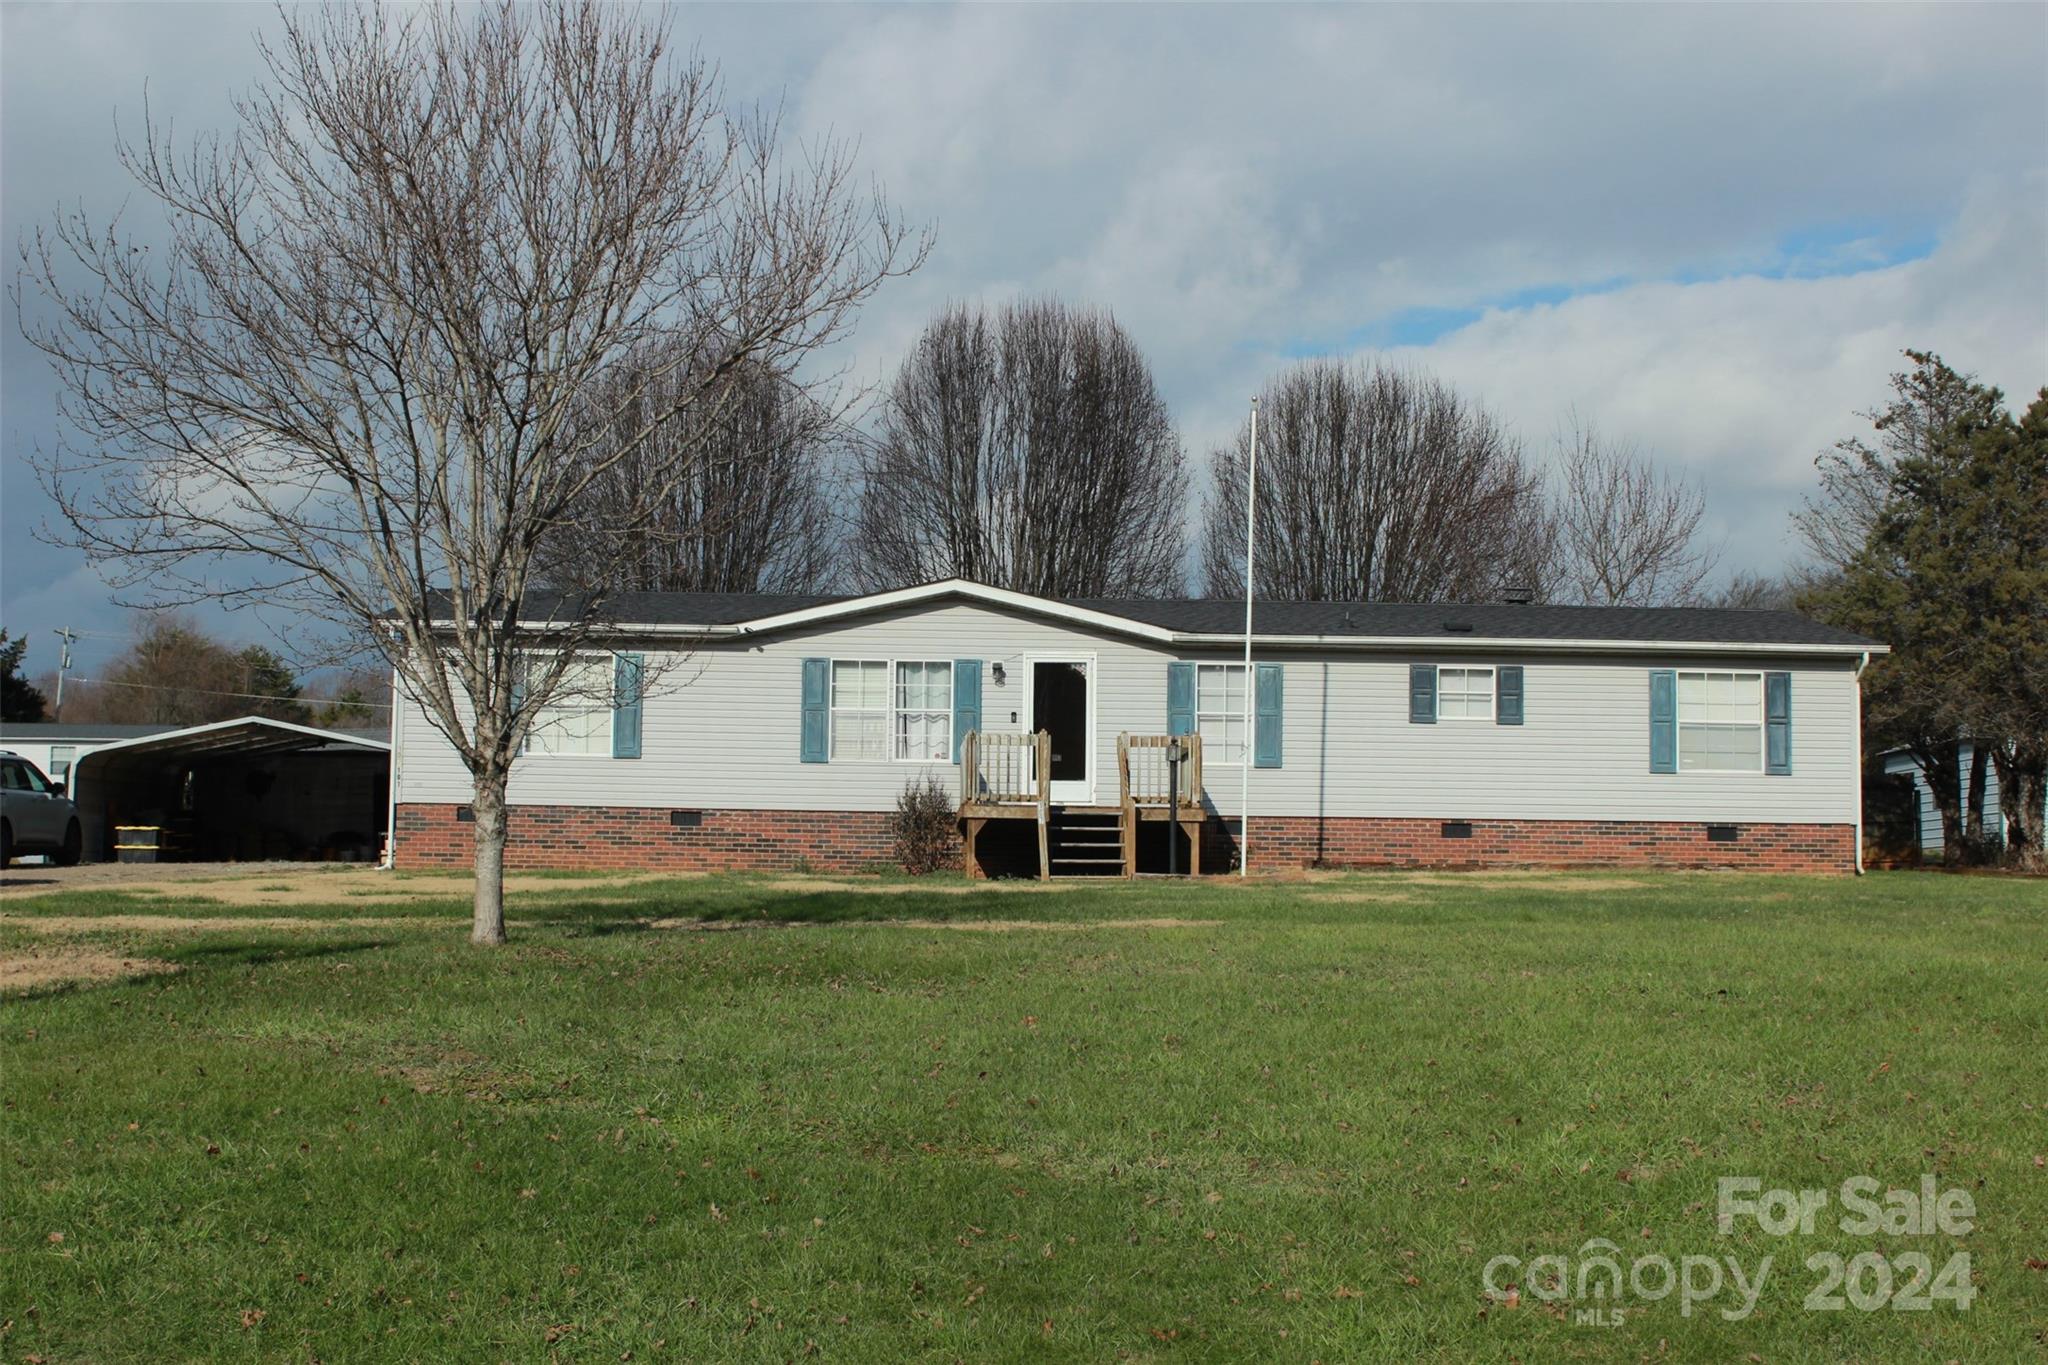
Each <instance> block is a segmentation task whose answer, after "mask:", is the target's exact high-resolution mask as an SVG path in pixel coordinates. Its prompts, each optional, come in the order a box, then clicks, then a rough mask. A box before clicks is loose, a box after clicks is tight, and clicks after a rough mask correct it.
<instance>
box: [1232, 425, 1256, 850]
mask: <svg viewBox="0 0 2048 1365" xmlns="http://www.w3.org/2000/svg"><path fill="white" fill-rule="evenodd" d="M1258 511H1259V400H1258V399H1256V398H1254V399H1252V444H1251V454H1250V456H1249V457H1248V458H1247V459H1246V461H1245V470H1244V754H1243V761H1242V762H1241V763H1240V764H1239V765H1238V790H1237V875H1238V876H1240V877H1249V876H1250V875H1251V870H1252V755H1253V754H1254V753H1256V752H1258V732H1257V730H1256V728H1255V727H1256V726H1257V724H1258V713H1257V712H1256V711H1255V710H1254V709H1253V705H1252V694H1253V693H1254V692H1255V691H1256V690H1257V689H1256V688H1255V687H1254V686H1253V685H1252V593H1253V591H1254V589H1253V587H1252V582H1253V580H1252V550H1253V547H1254V546H1255V545H1256V544H1257V542H1258V525H1259V520H1258Z"/></svg>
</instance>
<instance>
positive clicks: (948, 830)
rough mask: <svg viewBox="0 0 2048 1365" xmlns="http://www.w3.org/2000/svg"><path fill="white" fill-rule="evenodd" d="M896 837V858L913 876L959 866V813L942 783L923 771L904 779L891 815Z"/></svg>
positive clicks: (892, 830)
mask: <svg viewBox="0 0 2048 1365" xmlns="http://www.w3.org/2000/svg"><path fill="white" fill-rule="evenodd" d="M889 827H890V832H891V833H892V834H894V835H895V838H896V861H897V862H898V863H900V864H902V866H903V870H904V871H905V872H908V873H909V874H910V875H911V876H913V877H922V876H924V875H925V874H926V873H927V872H937V871H940V870H941V869H943V868H949V867H958V866H959V865H960V813H959V812H958V811H957V810H955V809H954V807H953V797H952V794H951V793H950V792H948V791H947V790H946V788H945V784H944V783H942V782H940V781H939V780H938V779H937V778H936V777H933V776H931V775H930V774H926V775H925V778H924V780H923V781H922V782H907V783H905V784H904V786H903V793H902V795H900V796H898V797H897V798H896V813H895V814H894V815H893V816H891V817H890V822H889Z"/></svg>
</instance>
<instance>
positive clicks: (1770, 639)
mask: <svg viewBox="0 0 2048 1365" xmlns="http://www.w3.org/2000/svg"><path fill="white" fill-rule="evenodd" d="M856 600H858V595H850V594H838V595H834V594H825V593H818V594H789V593H781V594H777V593H701V592H641V593H628V594H626V595H624V596H622V597H620V598H618V599H616V600H615V601H614V602H613V603H611V605H610V607H609V609H608V611H607V615H609V616H610V617H611V618H612V619H614V620H616V621H619V622H622V623H628V624H634V625H690V626H735V625H743V624H745V623H746V622H748V621H757V620H760V619H762V618H763V617H769V616H779V615H782V614H783V613H784V612H792V611H801V610H803V609H805V608H807V607H818V606H824V605H826V604H828V603H833V602H849V601H856ZM1067 602H1068V605H1071V606H1076V607H1084V608H1087V609H1089V610H1091V611H1098V612H1103V613H1105V614H1107V615H1111V616H1121V617H1124V618H1126V619H1127V620H1132V621H1139V622H1143V623H1145V624H1147V625H1152V626H1158V627H1161V628H1163V629H1166V630H1171V631H1177V632H1182V633H1186V634H1195V635H1235V634H1240V633H1242V632H1243V630H1244V603H1243V602H1242V601H1231V600H1228V599H1216V598H1165V599H1144V598H1073V599H1067ZM534 606H535V608H536V609H545V606H544V603H541V602H535V603H534ZM1453 624H1455V625H1463V626H1469V627H1470V629H1469V630H1453V629H1451V628H1450V626H1451V625H1453ZM1253 629H1254V632H1255V633H1256V634H1258V635H1262V636H1271V635H1295V636H1325V637H1329V638H1333V639H1358V640H1370V639H1384V638H1426V637H1430V636H1445V637H1447V638H1456V637H1457V636H1460V635H1470V636H1472V637H1474V638H1479V639H1501V640H1573V641H1584V642H1586V643H1588V644H1598V643H1601V642H1603V641H1607V642H1616V643H1639V642H1646V641H1657V642H1667V641H1668V642H1671V643H1678V644H1736V645H1745V644H1754V645H1833V646H1852V647H1854V646H1863V645H1875V644H1877V643H1878V642H1877V641H1875V640H1871V639H1868V638H1866V637H1864V636H1861V635H1857V634H1855V633H1853V632H1851V631H1846V630H1838V629H1836V628H1835V627H1833V626H1825V625H1822V624H1821V623H1819V622H1818V621H1810V620H1808V619H1807V618H1805V617H1804V616H1800V615H1798V614H1797V613H1795V612H1789V611H1764V610H1757V609H1751V608H1740V607H1551V606H1538V605H1533V604H1532V605H1526V606H1524V605H1515V604H1510V603H1503V602H1487V603H1476V604H1449V603H1424V604H1416V603H1405V602H1273V601H1264V602H1259V603H1258V604H1257V605H1256V608H1255V613H1254V616H1253Z"/></svg>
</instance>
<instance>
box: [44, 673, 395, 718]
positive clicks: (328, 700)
mask: <svg viewBox="0 0 2048 1365" xmlns="http://www.w3.org/2000/svg"><path fill="white" fill-rule="evenodd" d="M71 681H73V682H75V683H91V684H92V685H93V686H94V687H132V688H135V689H136V690H138V691H142V692H190V693H193V694H194V695H197V696H201V697H246V698H248V699H250V700H253V701H277V702H291V703H294V704H296V705H299V706H367V707H370V708H371V709H373V710H377V711H389V710H390V709H391V703H390V702H388V701H356V700H354V699H352V698H346V697H280V696H279V695H277V693H275V692H222V691H219V690H217V689H215V688H211V687H166V686H164V685H163V684H161V683H132V682H115V681H114V680H113V679H112V678H73V679H72V680H71Z"/></svg>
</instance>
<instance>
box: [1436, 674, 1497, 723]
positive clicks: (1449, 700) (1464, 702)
mask: <svg viewBox="0 0 2048 1365" xmlns="http://www.w3.org/2000/svg"><path fill="white" fill-rule="evenodd" d="M1493 684H1494V678H1493V670H1492V669H1491V668H1439V669H1437V671H1436V717H1437V719H1438V720H1483V721H1487V722H1489V723H1490V722H1491V721H1492V720H1493V698H1494V685H1493Z"/></svg>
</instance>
